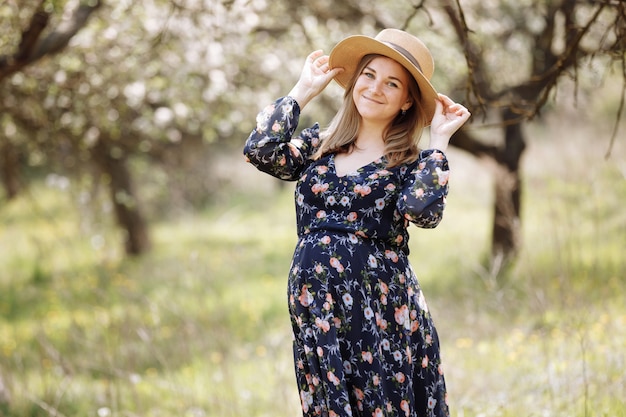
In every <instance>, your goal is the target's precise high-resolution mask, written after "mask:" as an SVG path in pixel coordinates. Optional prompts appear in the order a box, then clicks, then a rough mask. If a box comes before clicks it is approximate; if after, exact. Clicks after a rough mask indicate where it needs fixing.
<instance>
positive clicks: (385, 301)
mask: <svg viewBox="0 0 626 417" xmlns="http://www.w3.org/2000/svg"><path fill="white" fill-rule="evenodd" d="M380 303H381V304H382V305H384V306H386V305H387V296H386V295H385V294H381V295H380Z"/></svg>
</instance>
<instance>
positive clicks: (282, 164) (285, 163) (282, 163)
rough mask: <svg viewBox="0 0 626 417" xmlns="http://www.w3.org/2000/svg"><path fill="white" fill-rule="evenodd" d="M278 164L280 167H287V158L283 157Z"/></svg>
mask: <svg viewBox="0 0 626 417" xmlns="http://www.w3.org/2000/svg"><path fill="white" fill-rule="evenodd" d="M278 163H279V164H280V166H283V167H284V166H285V165H287V158H286V157H285V155H283V156H282V157H281V158H280V160H279V161H278Z"/></svg>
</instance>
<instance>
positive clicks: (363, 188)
mask: <svg viewBox="0 0 626 417" xmlns="http://www.w3.org/2000/svg"><path fill="white" fill-rule="evenodd" d="M354 192H355V193H356V194H358V195H360V196H361V197H365V196H366V195H368V194H369V193H371V192H372V189H371V187H370V186H369V185H361V184H357V185H355V186H354Z"/></svg>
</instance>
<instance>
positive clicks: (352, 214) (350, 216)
mask: <svg viewBox="0 0 626 417" xmlns="http://www.w3.org/2000/svg"><path fill="white" fill-rule="evenodd" d="M357 217H358V215H357V214H356V212H354V211H351V212H350V213H349V214H348V217H347V219H348V221H349V222H353V221H355V220H356V219H357Z"/></svg>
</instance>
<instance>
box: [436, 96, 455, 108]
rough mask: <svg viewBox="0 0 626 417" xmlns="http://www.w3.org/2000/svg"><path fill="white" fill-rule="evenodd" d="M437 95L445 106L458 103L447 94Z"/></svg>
mask: <svg viewBox="0 0 626 417" xmlns="http://www.w3.org/2000/svg"><path fill="white" fill-rule="evenodd" d="M437 96H438V97H439V100H440V101H441V103H442V104H443V105H444V107H449V106H452V105H454V104H456V103H455V102H454V101H453V100H452V99H451V98H450V97H448V96H446V95H445V94H441V93H439V94H437Z"/></svg>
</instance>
